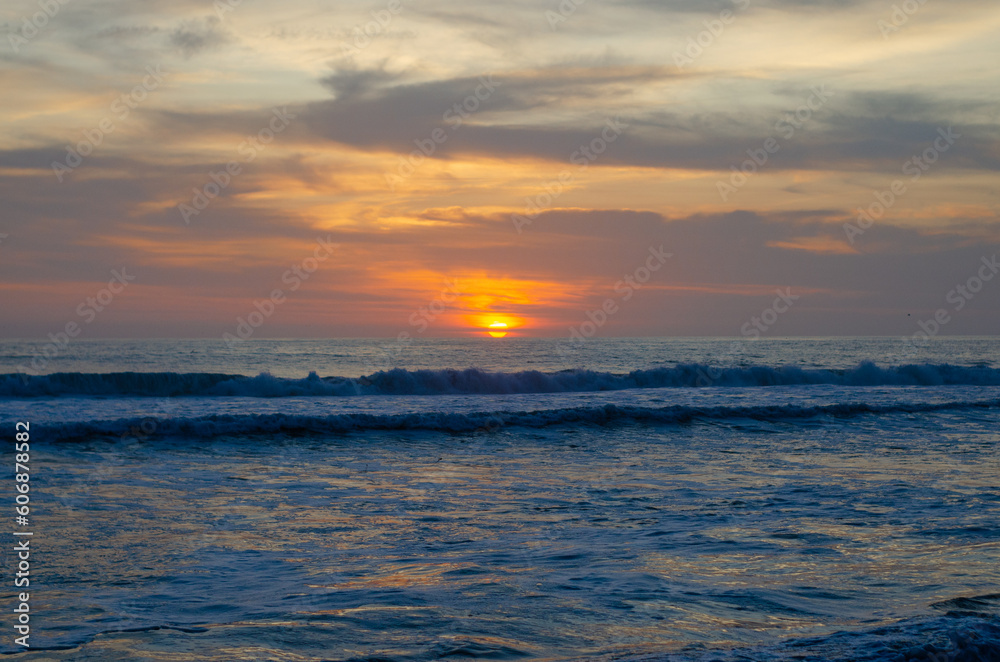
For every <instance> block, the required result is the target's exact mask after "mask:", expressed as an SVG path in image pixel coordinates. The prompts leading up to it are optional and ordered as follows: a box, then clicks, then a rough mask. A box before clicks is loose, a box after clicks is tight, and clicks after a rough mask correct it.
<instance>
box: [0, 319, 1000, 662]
mask: <svg viewBox="0 0 1000 662" xmlns="http://www.w3.org/2000/svg"><path fill="white" fill-rule="evenodd" d="M33 361H34V362H33ZM39 366H41V368H42V369H39ZM17 421H28V422H30V425H31V460H30V466H31V472H32V473H31V493H30V494H31V508H32V510H31V522H30V525H29V528H30V529H31V530H32V532H33V533H34V535H33V537H32V541H31V545H32V575H31V586H30V590H31V593H32V598H31V608H32V620H31V623H32V630H31V640H30V641H31V646H32V651H31V652H28V653H24V652H22V653H21V656H24V657H25V658H26V659H28V658H29V656H39V655H43V656H44V659H51V660H90V659H92V660H136V659H149V660H188V659H191V660H220V661H221V660H398V661H404V660H431V659H438V658H478V657H482V658H489V659H515V658H517V659H520V658H529V659H546V660H548V659H578V658H592V657H605V658H615V659H619V658H629V659H635V660H652V659H657V660H659V659H663V660H700V661H709V660H784V659H789V660H791V659H796V660H802V659H806V660H900V661H902V660H928V661H937V660H949V661H955V662H964V661H966V660H970V661H971V660H1000V621H998V620H997V611H998V608H1000V596H998V595H997V594H1000V566H998V560H1000V554H998V551H1000V544H998V543H1000V488H998V468H1000V466H998V462H997V454H996V452H997V443H998V437H1000V426H998V423H1000V340H998V339H995V338H936V339H933V340H932V341H930V342H927V343H918V344H917V345H916V346H913V345H906V344H904V343H901V341H900V340H899V339H888V338H851V339H833V338H827V339H761V340H758V341H746V340H732V339H589V340H587V341H586V342H581V343H576V344H574V345H573V346H572V347H570V348H569V349H567V346H566V342H565V341H561V340H537V339H535V340H532V339H521V338H503V339H474V340H469V339H467V340H447V339H420V340H417V341H412V342H409V343H405V344H402V343H396V342H395V341H393V340H260V341H247V342H244V343H240V344H237V345H235V346H227V345H226V344H225V343H223V342H222V341H213V340H186V341H177V340H145V341H138V340H136V341H110V340H109V341H74V342H73V343H71V344H69V345H68V346H65V347H60V348H58V351H57V352H55V355H53V352H52V351H48V352H45V351H44V346H43V343H39V342H31V341H2V342H0V422H2V425H3V429H4V430H5V432H4V434H5V435H6V436H7V437H8V442H9V444H8V446H9V450H10V452H9V453H7V457H8V459H10V461H11V463H13V459H12V458H13V444H14V432H15V431H14V424H15V422H17ZM11 485H13V483H11ZM8 492H9V494H10V499H11V520H12V521H11V526H12V530H17V529H18V528H19V527H17V526H16V525H15V524H14V522H13V495H14V494H15V493H14V491H13V487H12V488H11V489H10V490H8ZM7 537H8V540H9V541H12V540H13V537H12V536H7ZM13 546H14V542H9V543H7V544H4V545H3V549H4V552H3V556H2V563H3V568H4V571H5V572H7V573H8V574H10V573H9V572H8V571H9V570H10V569H12V568H13V564H14V563H15V553H14V552H13V551H12V549H13ZM18 590H20V589H18ZM17 592H18V591H17V590H15V589H14V587H13V583H12V581H8V582H5V587H4V589H3V591H2V592H0V594H2V596H3V604H5V605H13V604H14V598H15V595H16V593H17ZM11 609H12V607H11ZM5 612H7V613H8V614H9V613H11V611H10V609H6V608H5ZM11 620H12V619H5V620H4V627H5V630H6V631H5V632H4V633H3V637H2V638H0V641H2V652H4V653H11V654H15V656H14V657H13V658H12V659H17V653H18V651H20V650H22V648H21V647H20V646H17V645H16V644H14V641H13V638H14V636H15V635H14V633H13V628H12V623H11ZM38 659H41V658H38Z"/></svg>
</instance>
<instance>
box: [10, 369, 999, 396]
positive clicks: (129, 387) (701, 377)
mask: <svg viewBox="0 0 1000 662" xmlns="http://www.w3.org/2000/svg"><path fill="white" fill-rule="evenodd" d="M809 384H832V385H842V386H941V385H972V386H997V385H1000V369H996V368H987V367H966V366H954V365H948V364H940V365H933V364H919V365H903V366H895V367H886V368H880V367H878V366H877V365H875V364H874V363H871V362H864V363H861V364H859V365H858V366H856V367H854V368H850V369H844V370H831V369H809V368H798V367H790V366H786V367H769V366H756V367H738V368H719V367H716V366H709V365H700V364H686V365H678V366H674V367H662V368H651V369H646V370H633V371H632V372H629V373H628V374H615V373H609V372H597V371H592V370H564V371H561V372H538V371H534V370H529V371H524V372H515V373H501V372H485V371H483V370H479V369H476V368H468V369H465V370H457V369H448V370H403V369H400V368H397V369H393V370H387V371H384V372H377V373H375V374H372V375H369V376H366V377H357V378H348V377H319V376H318V375H317V374H316V373H315V372H313V373H310V374H309V376H308V377H306V378H303V379H288V378H280V377H274V376H272V375H270V374H267V373H264V374H260V375H257V376H256V377H248V376H245V375H229V374H215V373H174V372H149V373H146V372H115V373H76V372H64V373H55V374H51V375H26V374H6V375H0V397H7V398H31V397H53V396H56V397H58V396H153V397H168V396H169V397H179V396H243V397H258V398H280V397H294V396H341V397H342V396H354V395H457V394H497V395H499V394H516V393H570V392H584V391H616V390H623V389H635V388H663V387H675V388H699V387H747V386H794V385H809Z"/></svg>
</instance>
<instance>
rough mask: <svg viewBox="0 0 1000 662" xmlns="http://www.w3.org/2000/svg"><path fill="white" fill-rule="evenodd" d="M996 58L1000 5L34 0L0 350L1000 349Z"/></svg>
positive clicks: (2, 51)
mask: <svg viewBox="0 0 1000 662" xmlns="http://www.w3.org/2000/svg"><path fill="white" fill-rule="evenodd" d="M576 2H579V4H576ZM46 12H48V13H46ZM907 12H909V13H907ZM43 19H44V20H43ZM33 21H34V23H33ZM39 24H41V27H38V25H39ZM998 56H1000V5H998V4H997V3H994V2H984V1H978V2H966V1H962V0H959V1H954V0H953V1H949V2H945V1H943V0H925V1H924V2H923V3H921V2H919V1H918V0H908V2H905V3H897V4H896V5H895V9H894V6H893V4H892V3H890V2H886V1H885V0H880V1H875V2H868V1H867V0H749V1H748V0H734V1H732V2H730V1H728V0H663V1H655V0H626V1H605V0H563V2H562V3H561V4H560V3H559V2H557V1H556V0H546V1H542V2H521V1H512V2H485V1H483V0H471V1H466V2H461V3H460V2H439V1H436V0H391V1H388V0H366V1H363V2H348V1H337V2H329V1H327V2H321V1H311V0H285V1H283V2H281V3H277V2H268V1H265V0H242V2H240V1H238V0H218V1H216V2H214V3H213V1H212V0H197V1H196V0H169V1H167V0H144V1H142V2H136V1H135V0H62V3H60V0H41V1H40V2H39V1H36V0H31V1H27V0H9V1H7V2H4V3H3V5H2V9H0V81H2V88H3V94H2V95H0V119H2V121H0V274H2V281H0V282H2V284H0V304H2V307H3V311H4V312H3V315H2V316H0V335H2V336H4V337H14V338H16V337H20V338H43V337H45V336H46V335H47V334H49V333H53V332H58V331H60V330H62V329H63V328H64V327H65V326H66V324H67V323H69V322H76V323H78V324H79V325H80V327H81V328H82V329H83V332H82V337H89V338H99V337H209V338H210V337H221V336H222V334H223V333H227V332H228V333H233V330H234V328H235V327H236V326H237V318H238V317H239V318H246V317H247V316H248V315H249V314H251V313H252V312H253V311H255V310H258V309H261V308H263V309H266V310H272V309H273V311H272V312H271V313H270V314H269V316H268V319H267V321H266V323H265V324H263V325H262V326H261V327H260V328H259V330H258V331H257V334H256V337H361V336H368V335H374V336H382V337H389V336H394V335H396V334H397V333H399V332H401V331H409V332H410V333H412V334H414V335H417V334H420V335H424V336H427V337H431V336H463V335H469V334H479V335H485V333H484V331H483V329H484V328H485V327H486V326H487V325H489V324H490V323H491V322H494V321H500V322H505V323H507V324H509V326H510V328H511V330H512V333H514V334H517V335H520V336H565V335H567V333H568V332H569V329H570V328H571V327H572V326H573V325H579V324H580V323H581V322H583V321H585V320H587V319H588V317H587V313H588V311H593V310H596V309H598V308H601V306H602V305H603V304H604V303H605V302H606V301H607V300H609V299H611V300H613V303H614V308H615V312H614V313H612V314H611V315H609V316H608V321H607V323H606V324H605V325H604V326H603V327H602V328H601V329H600V331H599V334H600V335H606V336H647V335H655V336H659V335H723V336H732V335H740V329H741V327H742V326H743V325H744V324H746V323H747V321H748V320H750V319H751V317H752V316H755V315H760V314H761V312H762V311H763V310H765V309H767V308H769V307H770V306H772V303H773V302H774V301H775V299H776V297H777V296H778V294H777V291H778V290H781V291H782V292H790V293H791V294H792V295H794V296H796V297H798V298H797V299H795V300H794V305H792V306H791V307H790V309H789V310H788V311H787V312H785V313H782V314H781V315H780V317H779V318H778V320H777V322H775V323H774V324H771V325H769V326H768V328H767V330H766V334H768V335H776V336H788V335H869V334H870V335H909V334H912V333H913V332H915V331H917V330H918V327H917V323H918V321H919V320H922V319H928V318H931V317H932V316H933V315H934V313H935V311H936V310H938V309H945V310H947V311H948V313H949V322H948V323H947V324H946V325H945V326H944V328H943V330H942V333H947V334H995V333H997V332H998V329H1000V305H998V304H1000V279H996V280H995V281H993V282H989V281H987V280H986V276H987V275H989V276H990V278H991V279H992V276H993V272H992V271H990V268H989V267H988V264H989V262H990V259H991V258H992V257H993V256H994V255H995V254H997V253H1000V250H998V248H1000V219H998V210H1000V185H998V184H1000V179H998V170H1000V67H998V66H997V62H998V61H1000V57H998ZM755 159H756V160H755ZM914 159H916V160H914ZM227 167H228V168H229V171H228V172H227ZM740 168H742V169H743V170H744V171H745V172H746V173H747V174H745V175H744V174H742V173H739V172H738V171H739V169H740ZM894 188H895V191H894V190H893V189H894ZM859 208H863V209H870V213H871V216H870V217H869V218H868V219H864V218H862V219H861V220H860V221H859V218H858V216H859V212H858V209H859ZM845 224H851V225H850V226H848V227H846V228H845ZM317 240H322V241H323V242H326V244H336V248H334V249H332V254H329V256H327V253H324V252H322V250H324V249H322V248H321V247H320V246H318V244H317ZM665 254H669V255H670V257H669V258H658V257H657V255H665ZM984 258H985V261H984ZM653 267H655V269H653ZM123 269H124V272H123ZM647 269H650V270H648V271H647ZM113 271H115V272H117V273H118V274H119V275H121V274H123V273H124V275H125V278H124V279H122V280H124V281H126V282H127V285H122V284H120V283H121V281H115V284H114V285H113V286H111V285H109V282H112V281H113V280H114V274H113V273H112V272H113ZM977 274H979V276H981V277H982V280H980V281H979V285H981V286H982V287H981V289H979V290H978V291H977V292H975V293H972V292H970V293H969V296H964V295H961V294H959V295H957V296H956V294H955V292H956V290H955V288H956V287H958V286H963V288H964V287H966V285H967V284H969V279H970V278H972V279H974V280H975V278H977ZM646 278H648V280H645V282H644V283H640V282H639V281H641V280H644V279H646ZM629 279H631V280H632V281H633V282H635V283H636V287H633V286H632V285H630V284H628V283H629ZM637 279H638V280H637ZM623 283H624V284H623ZM293 286H294V287H293ZM972 286H973V288H974V289H976V288H975V282H973V283H972ZM107 288H110V290H108V291H109V292H110V293H111V294H108V292H104V294H101V293H102V291H104V290H105V289H107ZM275 290H281V294H282V296H281V297H278V301H277V303H274V302H272V303H271V304H270V305H271V308H268V305H267V304H264V303H262V302H264V301H265V300H267V299H268V298H269V297H271V295H272V293H273V292H274V291H275ZM626 293H627V294H628V296H626ZM88 298H92V300H93V303H88V302H87V300H88ZM100 301H103V304H102V303H99V302H100ZM958 301H962V302H963V303H962V305H961V306H959V304H958V303H957V302H958ZM255 302H257V304H258V305H257V307H255ZM94 304H96V305H94ZM98 307H99V308H100V310H99V311H98V310H97V308H98ZM422 310H423V311H427V314H424V313H422V312H421V311H422ZM432 310H433V311H437V312H434V313H432V312H430V311H432ZM91 311H92V312H91Z"/></svg>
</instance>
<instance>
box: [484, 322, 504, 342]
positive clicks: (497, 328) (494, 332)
mask: <svg viewBox="0 0 1000 662" xmlns="http://www.w3.org/2000/svg"><path fill="white" fill-rule="evenodd" d="M486 328H487V329H488V330H489V333H490V335H491V336H493V337H494V338H503V337H504V336H505V335H507V323H506V322H493V323H492V324H490V325H489V326H488V327H486Z"/></svg>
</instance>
